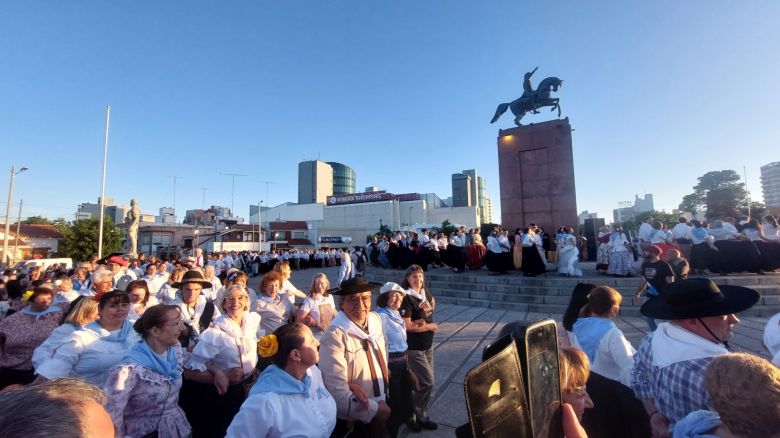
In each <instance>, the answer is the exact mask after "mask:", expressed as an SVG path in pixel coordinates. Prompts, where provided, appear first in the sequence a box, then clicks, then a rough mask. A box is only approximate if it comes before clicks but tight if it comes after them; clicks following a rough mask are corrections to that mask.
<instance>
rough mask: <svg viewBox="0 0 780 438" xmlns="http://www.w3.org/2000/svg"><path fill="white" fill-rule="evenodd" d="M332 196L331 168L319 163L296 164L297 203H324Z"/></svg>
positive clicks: (313, 161)
mask: <svg viewBox="0 0 780 438" xmlns="http://www.w3.org/2000/svg"><path fill="white" fill-rule="evenodd" d="M332 194H333V167H331V165H330V164H328V163H326V162H324V161H319V160H312V161H302V162H300V163H298V203H299V204H315V203H325V200H326V199H327V197H328V196H331V195H332Z"/></svg>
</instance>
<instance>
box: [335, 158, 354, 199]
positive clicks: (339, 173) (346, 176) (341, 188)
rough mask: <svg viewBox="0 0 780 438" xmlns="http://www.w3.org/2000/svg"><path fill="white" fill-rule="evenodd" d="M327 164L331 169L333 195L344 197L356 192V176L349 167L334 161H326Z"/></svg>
mask: <svg viewBox="0 0 780 438" xmlns="http://www.w3.org/2000/svg"><path fill="white" fill-rule="evenodd" d="M328 164H329V165H330V167H331V168H332V169H333V194H334V195H346V194H349V193H355V192H357V176H356V175H355V171H354V170H352V168H351V167H349V166H347V165H344V164H341V163H336V162H334V161H328Z"/></svg>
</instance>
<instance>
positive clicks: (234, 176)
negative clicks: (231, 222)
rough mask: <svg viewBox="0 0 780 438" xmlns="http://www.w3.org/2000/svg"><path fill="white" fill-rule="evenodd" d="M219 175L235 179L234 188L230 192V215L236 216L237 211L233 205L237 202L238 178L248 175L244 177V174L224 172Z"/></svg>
mask: <svg viewBox="0 0 780 438" xmlns="http://www.w3.org/2000/svg"><path fill="white" fill-rule="evenodd" d="M219 174H220V175H224V176H230V177H232V178H233V188H232V189H231V190H230V214H233V215H234V214H236V210H235V209H234V208H233V207H234V205H233V204H234V200H235V195H236V177H237V176H246V175H244V174H242V173H222V172H220V173H219Z"/></svg>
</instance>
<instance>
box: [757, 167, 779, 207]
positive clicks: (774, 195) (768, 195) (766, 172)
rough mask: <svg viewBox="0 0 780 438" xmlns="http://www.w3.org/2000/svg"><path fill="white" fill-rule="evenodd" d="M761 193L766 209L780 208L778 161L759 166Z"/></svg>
mask: <svg viewBox="0 0 780 438" xmlns="http://www.w3.org/2000/svg"><path fill="white" fill-rule="evenodd" d="M761 191H762V192H763V194H764V204H765V205H766V206H767V207H769V208H772V209H776V208H780V161H775V162H773V163H769V164H766V165H764V166H761Z"/></svg>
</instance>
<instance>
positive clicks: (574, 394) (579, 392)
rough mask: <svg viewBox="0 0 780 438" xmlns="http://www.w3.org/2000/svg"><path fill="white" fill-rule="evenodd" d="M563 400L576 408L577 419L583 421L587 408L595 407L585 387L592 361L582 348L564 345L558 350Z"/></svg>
mask: <svg viewBox="0 0 780 438" xmlns="http://www.w3.org/2000/svg"><path fill="white" fill-rule="evenodd" d="M558 362H559V364H558V371H559V373H560V387H561V399H562V400H561V401H562V402H563V403H567V404H569V405H571V407H572V408H574V413H575V414H576V415H577V419H578V420H580V421H582V415H583V414H584V413H585V409H590V408H592V407H593V401H592V400H591V399H590V395H588V390H587V388H586V387H585V384H586V382H587V381H588V376H590V362H589V361H588V356H587V355H586V354H585V352H583V351H582V350H580V349H578V348H574V347H564V348H561V349H560V350H559V351H558Z"/></svg>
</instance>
